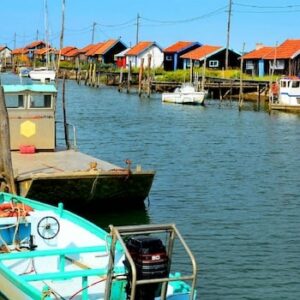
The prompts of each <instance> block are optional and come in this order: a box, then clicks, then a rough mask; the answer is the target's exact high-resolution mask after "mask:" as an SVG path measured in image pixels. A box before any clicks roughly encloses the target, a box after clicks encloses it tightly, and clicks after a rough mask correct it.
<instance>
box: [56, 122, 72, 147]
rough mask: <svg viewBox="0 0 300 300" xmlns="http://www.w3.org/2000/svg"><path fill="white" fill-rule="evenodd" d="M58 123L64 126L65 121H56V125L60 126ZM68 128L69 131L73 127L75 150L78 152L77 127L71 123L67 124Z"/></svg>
mask: <svg viewBox="0 0 300 300" xmlns="http://www.w3.org/2000/svg"><path fill="white" fill-rule="evenodd" d="M58 123H62V124H63V121H55V124H58ZM67 127H68V130H69V127H72V129H73V149H74V150H77V133H76V127H75V125H73V124H70V123H67Z"/></svg>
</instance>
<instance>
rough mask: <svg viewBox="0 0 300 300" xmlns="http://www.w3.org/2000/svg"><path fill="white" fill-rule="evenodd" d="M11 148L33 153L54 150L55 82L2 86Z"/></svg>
mask: <svg viewBox="0 0 300 300" xmlns="http://www.w3.org/2000/svg"><path fill="white" fill-rule="evenodd" d="M3 89H4V94H5V103H6V107H7V111H8V117H9V127H10V144H11V150H19V151H21V152H24V153H26V152H27V151H28V152H30V153H34V152H35V151H37V150H43V151H54V149H55V105H56V95H57V89H56V87H55V86H54V85H50V84H49V85H45V84H32V85H3Z"/></svg>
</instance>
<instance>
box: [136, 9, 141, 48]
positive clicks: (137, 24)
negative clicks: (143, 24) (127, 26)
mask: <svg viewBox="0 0 300 300" xmlns="http://www.w3.org/2000/svg"><path fill="white" fill-rule="evenodd" d="M139 27H140V15H139V14H137V17H136V44H138V42H139Z"/></svg>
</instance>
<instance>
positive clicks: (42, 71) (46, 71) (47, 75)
mask: <svg viewBox="0 0 300 300" xmlns="http://www.w3.org/2000/svg"><path fill="white" fill-rule="evenodd" d="M44 7H45V36H46V48H47V51H46V66H45V67H40V68H34V69H33V70H32V71H30V72H29V77H30V78H31V79H32V80H39V81H41V82H48V81H54V80H55V77H56V72H55V70H53V69H51V68H49V62H50V58H49V43H48V40H49V37H48V5H47V0H44Z"/></svg>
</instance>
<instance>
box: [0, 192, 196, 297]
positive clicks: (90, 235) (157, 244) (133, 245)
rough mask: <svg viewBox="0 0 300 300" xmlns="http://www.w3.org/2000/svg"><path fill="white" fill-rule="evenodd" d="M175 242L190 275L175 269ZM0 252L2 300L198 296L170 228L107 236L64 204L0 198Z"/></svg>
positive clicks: (117, 230) (113, 231) (122, 230)
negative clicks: (164, 237) (53, 204)
mask: <svg viewBox="0 0 300 300" xmlns="http://www.w3.org/2000/svg"><path fill="white" fill-rule="evenodd" d="M160 234H163V235H164V236H167V238H166V243H165V244H163V242H162V239H160V238H159V235H160ZM176 240H179V242H180V243H179V245H181V246H182V249H183V250H184V251H183V252H184V255H186V259H185V261H186V262H187V263H188V265H190V269H189V268H184V270H185V272H188V270H190V272H189V273H188V274H180V273H177V272H173V266H172V264H173V252H174V251H173V248H174V249H175V241H176ZM176 243H177V242H176ZM176 245H177V244H176ZM0 249H1V251H0V294H1V295H2V296H3V297H4V298H7V299H18V300H21V299H89V300H90V299H106V300H112V299H115V300H127V299H145V300H146V299H149V300H150V299H153V300H154V299H155V300H158V299H168V300H171V299H172V300H175V299H176V300H187V299H196V292H195V283H196V276H197V268H196V262H195V259H194V257H193V255H192V253H191V252H190V250H189V248H188V246H187V245H186V243H185V241H184V240H183V238H182V237H181V235H180V233H179V232H178V230H177V228H176V227H175V225H174V224H169V225H168V224H167V225H140V226H121V227H114V226H112V225H111V226H110V232H106V231H104V230H102V229H101V228H99V227H98V226H96V225H95V224H93V223H91V222H89V221H87V220H85V219H83V218H82V217H80V216H78V215H75V214H74V213H71V212H69V211H67V210H65V209H64V207H63V204H62V203H60V204H59V205H58V206H57V207H54V206H51V205H49V204H45V203H42V202H37V201H35V200H30V199H28V198H24V197H21V196H16V195H12V194H8V193H0ZM171 262H172V264H171Z"/></svg>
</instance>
